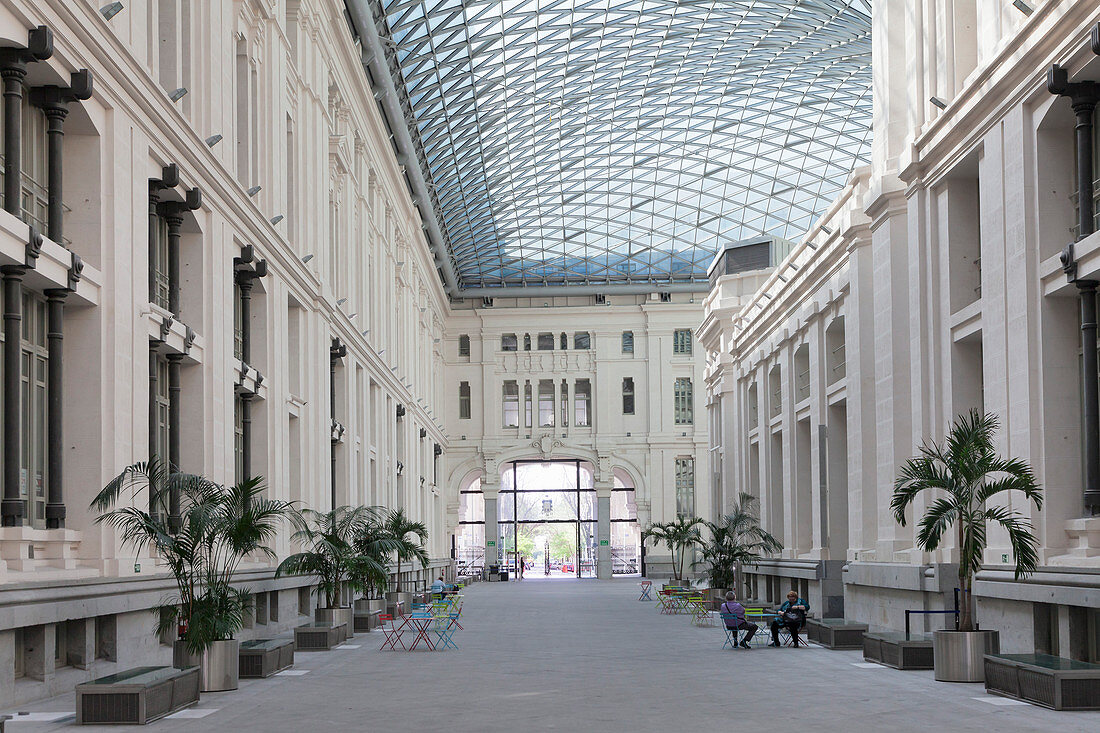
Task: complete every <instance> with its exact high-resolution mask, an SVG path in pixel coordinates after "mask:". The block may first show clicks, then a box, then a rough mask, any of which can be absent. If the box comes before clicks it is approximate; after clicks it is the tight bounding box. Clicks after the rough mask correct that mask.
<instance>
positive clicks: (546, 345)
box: [539, 333, 554, 351]
mask: <svg viewBox="0 0 1100 733" xmlns="http://www.w3.org/2000/svg"><path fill="white" fill-rule="evenodd" d="M553 350H554V334H552V333H540V334H539V351H553Z"/></svg>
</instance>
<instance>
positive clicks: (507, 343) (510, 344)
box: [500, 333, 516, 351]
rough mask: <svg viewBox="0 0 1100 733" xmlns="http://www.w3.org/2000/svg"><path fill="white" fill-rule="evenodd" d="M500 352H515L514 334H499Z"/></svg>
mask: <svg viewBox="0 0 1100 733" xmlns="http://www.w3.org/2000/svg"><path fill="white" fill-rule="evenodd" d="M500 350H501V351H515V350H516V335H515V334H514V333H505V334H501V337H500Z"/></svg>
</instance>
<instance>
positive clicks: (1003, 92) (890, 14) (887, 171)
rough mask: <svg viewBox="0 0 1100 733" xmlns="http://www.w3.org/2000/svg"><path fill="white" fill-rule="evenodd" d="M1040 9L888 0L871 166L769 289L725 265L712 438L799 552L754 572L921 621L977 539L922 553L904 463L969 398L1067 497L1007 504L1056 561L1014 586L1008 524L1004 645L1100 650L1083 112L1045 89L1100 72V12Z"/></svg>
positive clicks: (725, 468) (949, 588)
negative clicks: (1062, 74) (1081, 284)
mask: <svg viewBox="0 0 1100 733" xmlns="http://www.w3.org/2000/svg"><path fill="white" fill-rule="evenodd" d="M1017 5H1019V4H1017ZM1026 5H1027V7H1028V9H1030V10H1032V11H1033V12H1030V13H1025V12H1023V11H1022V10H1021V9H1020V8H1018V7H1014V6H1013V4H1012V3H999V2H994V1H993V0H969V2H954V3H946V4H945V3H932V2H924V3H876V4H875V5H874V17H873V31H874V41H873V46H874V57H873V59H874V60H873V64H874V78H875V87H874V88H875V99H874V104H875V115H874V120H875V121H874V143H873V150H872V160H871V163H870V165H869V166H868V167H866V168H864V169H861V170H857V171H856V172H855V173H854V174H853V176H852V178H851V180H850V183H849V185H848V187H847V189H846V190H845V192H844V193H843V194H842V195H841V196H840V197H839V198H838V200H837V201H836V202H835V203H834V205H833V207H832V208H831V209H830V210H829V211H828V212H827V213H826V214H825V215H824V216H822V218H821V219H820V220H819V221H818V222H817V223H816V224H815V226H814V227H813V228H812V229H811V230H810V231H809V232H808V234H807V235H806V236H805V238H804V239H803V241H802V242H800V243H799V244H798V246H797V247H796V248H795V250H794V251H793V252H792V254H791V255H790V257H789V258H788V259H787V260H786V261H785V262H784V263H783V264H781V265H780V266H779V267H778V268H777V269H776V271H775V272H774V273H772V274H771V275H770V276H769V278H768V279H767V281H766V282H765V283H764V284H763V286H762V287H761V288H760V289H759V290H757V291H756V292H755V293H754V294H752V295H751V297H748V298H747V299H746V298H740V299H737V298H734V299H732V300H731V299H730V298H729V297H727V296H725V295H724V294H722V293H721V292H720V291H721V290H722V289H723V288H730V287H735V286H734V285H732V284H730V281H731V279H732V278H734V277H736V276H726V277H724V278H722V279H721V280H719V282H718V285H717V288H716V291H715V292H712V294H711V299H710V300H709V301H708V304H707V308H708V315H707V317H706V319H705V321H704V327H703V328H702V330H701V336H700V337H701V340H702V341H703V343H704V345H705V347H706V349H707V350H708V352H709V353H708V367H707V376H706V379H707V385H708V396H707V399H708V405H709V407H710V409H711V410H712V412H713V414H712V418H711V420H712V424H715V425H720V426H721V428H722V429H721V431H720V432H719V431H712V435H714V436H715V439H714V440H713V441H712V450H714V452H715V455H716V460H717V461H719V465H720V473H721V475H722V485H721V492H722V495H723V500H724V501H729V500H730V498H731V496H732V495H733V494H734V493H735V492H737V491H741V490H746V491H749V492H751V493H753V494H754V495H756V496H758V497H760V502H761V510H762V516H763V524H764V526H765V528H767V529H769V530H770V531H772V532H773V533H775V534H776V535H777V536H779V537H780V538H781V539H782V541H783V543H784V546H785V548H786V549H785V550H784V551H783V552H782V554H781V556H780V557H778V558H775V559H774V560H771V561H769V562H768V563H766V564H762V565H761V566H760V568H759V569H758V571H757V573H756V574H755V575H754V576H752V577H751V579H750V587H751V588H752V589H753V591H754V592H755V594H756V595H757V596H758V597H759V598H760V599H762V600H769V601H778V600H781V593H782V592H784V590H785V588H786V587H787V586H788V584H794V585H795V587H800V589H801V590H802V591H803V592H804V593H808V595H809V600H810V602H811V604H812V606H813V607H814V608H816V609H818V610H819V611H823V612H825V613H826V614H827V615H840V614H841V613H843V615H845V616H847V617H848V618H850V619H854V620H857V621H864V622H867V623H868V624H870V625H871V626H872V628H892V629H900V628H901V627H902V625H903V623H904V618H903V617H904V613H903V611H904V609H906V608H911V609H916V610H938V609H943V608H946V607H950V606H951V604H952V602H953V601H952V596H953V588H954V586H955V585H956V584H957V581H956V579H955V570H954V567H955V566H954V565H953V563H955V562H956V561H957V552H956V549H957V548H956V547H954V546H953V545H952V543H951V542H950V541H948V542H947V543H945V546H944V547H943V548H942V549H941V550H939V551H938V552H935V553H923V552H921V551H919V550H917V549H916V548H915V547H914V541H913V532H914V530H913V527H912V523H910V524H909V526H907V527H900V526H898V525H897V524H896V523H895V522H894V520H893V517H892V513H891V512H890V508H889V505H890V498H891V494H892V489H893V482H894V475H895V471H896V469H897V467H898V466H899V464H900V463H901V462H903V461H904V460H905V459H906V458H908V457H909V456H911V455H912V454H913V453H914V452H915V450H916V448H917V446H918V445H919V444H920V443H921V442H922V441H924V440H928V439H938V438H941V437H942V436H943V434H944V432H945V430H946V428H947V426H948V425H949V423H950V421H951V420H952V419H953V417H954V416H955V415H957V414H959V413H960V412H965V411H966V410H968V409H970V408H979V409H983V410H985V411H988V412H992V413H995V414H997V415H998V416H999V417H1000V419H1001V422H1002V426H1003V428H1002V430H1001V432H1000V433H999V435H998V437H997V440H998V448H999V450H1000V451H1002V452H1003V453H1005V454H1010V455H1012V456H1016V457H1019V458H1023V459H1026V460H1028V461H1030V462H1031V463H1032V465H1033V466H1034V467H1035V469H1036V471H1037V474H1038V478H1039V481H1040V482H1041V483H1042V485H1043V488H1044V491H1045V498H1046V501H1045V504H1044V506H1043V510H1042V511H1041V512H1036V511H1035V510H1034V507H1033V506H1029V505H1028V504H1027V503H1026V502H1023V501H1021V500H1019V499H1018V498H1015V497H1014V498H1011V499H1009V501H1010V502H1012V503H1011V506H1012V508H1014V509H1018V510H1019V511H1021V512H1023V513H1024V514H1025V515H1026V516H1028V517H1030V518H1031V521H1032V522H1033V523H1034V525H1035V527H1036V530H1037V533H1038V535H1039V537H1040V539H1041V563H1042V567H1041V568H1040V570H1039V572H1038V573H1036V574H1035V575H1034V576H1032V577H1031V578H1029V579H1027V580H1026V581H1022V582H1016V581H1015V580H1013V577H1012V573H1011V571H1010V567H1011V562H1012V550H1011V547H1010V546H1008V542H1007V537H1006V535H1005V534H1004V533H1003V532H1001V531H999V530H997V529H991V530H990V544H989V550H988V553H987V555H986V558H985V561H986V566H985V569H984V570H983V571H982V572H980V573H979V574H978V576H977V579H976V583H975V594H976V599H977V608H978V617H979V618H978V620H979V622H980V623H981V624H982V626H983V627H987V628H997V629H999V630H1000V632H1001V646H1002V651H1005V652H1018V651H1032V650H1034V649H1040V650H1046V651H1053V652H1055V653H1061V654H1063V655H1065V656H1074V657H1076V658H1079V659H1089V660H1092V661H1096V660H1097V658H1098V657H1100V618H1098V617H1097V612H1096V610H1095V609H1096V607H1097V602H1098V601H1100V544H1097V541H1098V538H1100V533H1098V531H1097V527H1100V524H1098V523H1100V517H1091V516H1087V514H1088V513H1089V512H1087V509H1086V507H1085V505H1084V501H1083V488H1082V487H1083V482H1084V474H1083V469H1082V466H1083V464H1084V457H1083V450H1084V447H1083V444H1084V438H1083V434H1082V432H1083V429H1082V425H1083V417H1082V410H1081V394H1082V386H1081V385H1082V379H1081V367H1080V364H1079V361H1080V353H1081V332H1080V325H1081V324H1080V321H1079V316H1078V297H1077V289H1076V288H1074V286H1073V285H1072V284H1071V283H1069V282H1067V278H1066V276H1065V274H1064V273H1063V270H1062V266H1061V263H1060V261H1059V253H1061V252H1062V250H1063V248H1064V247H1065V246H1066V245H1067V244H1068V243H1069V242H1071V241H1073V240H1074V238H1075V235H1076V231H1077V230H1075V228H1074V227H1075V205H1076V204H1075V202H1076V197H1075V191H1076V188H1075V180H1074V176H1075V167H1074V130H1073V128H1074V117H1073V113H1072V111H1071V108H1070V100H1068V99H1065V98H1061V97H1055V96H1052V94H1051V93H1050V92H1049V91H1048V90H1047V87H1046V82H1047V71H1048V69H1049V68H1050V66H1051V64H1054V63H1057V64H1060V65H1061V66H1063V67H1065V68H1066V69H1067V71H1068V73H1069V78H1070V79H1071V80H1073V81H1079V80H1094V79H1100V58H1098V57H1097V56H1096V55H1095V54H1094V53H1093V51H1092V50H1091V49H1090V47H1089V40H1088V36H1089V32H1090V31H1091V30H1092V29H1093V28H1094V27H1095V25H1096V23H1097V21H1098V20H1100V14H1098V11H1097V9H1096V5H1095V4H1094V3H1089V2H1057V1H1055V0H1050V1H1048V2H1029V3H1027V4H1026ZM914 9H917V11H916V12H914ZM1098 237H1100V235H1095V234H1093V235H1091V236H1088V237H1085V238H1084V239H1082V240H1081V241H1078V242H1077V243H1076V245H1075V256H1076V261H1077V277H1078V278H1079V279H1091V278H1095V277H1096V272H1097V270H1098V269H1100V261H1097V260H1096V258H1095V257H1094V256H1093V254H1094V250H1095V249H1096V248H1097V247H1098V246H1100V238H1098ZM1094 378H1096V377H1095V376H1094ZM929 500H930V499H929V498H928V497H922V498H921V499H920V500H918V502H917V504H916V506H915V507H914V512H915V513H916V514H917V515H918V516H919V515H920V514H921V513H922V512H923V510H924V508H925V507H926V506H927V502H928V501H929ZM922 624H927V628H941V627H942V621H941V620H940V618H938V617H933V616H928V617H924V620H922V621H921V622H918V623H916V624H915V627H916V628H925V627H924V626H923V625H922Z"/></svg>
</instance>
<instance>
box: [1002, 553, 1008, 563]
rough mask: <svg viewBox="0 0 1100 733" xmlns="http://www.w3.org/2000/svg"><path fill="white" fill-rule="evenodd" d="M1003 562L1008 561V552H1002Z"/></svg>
mask: <svg viewBox="0 0 1100 733" xmlns="http://www.w3.org/2000/svg"><path fill="white" fill-rule="evenodd" d="M1001 562H1008V555H1007V554H1006V553H1001Z"/></svg>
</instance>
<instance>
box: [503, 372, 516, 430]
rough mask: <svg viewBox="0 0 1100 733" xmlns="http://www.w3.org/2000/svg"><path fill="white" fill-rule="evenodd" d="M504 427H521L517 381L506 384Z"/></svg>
mask: <svg viewBox="0 0 1100 733" xmlns="http://www.w3.org/2000/svg"><path fill="white" fill-rule="evenodd" d="M503 398H504V427H506V428H518V427H519V384H518V383H517V382H516V381H515V380H509V381H507V382H505V383H504V393H503Z"/></svg>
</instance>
